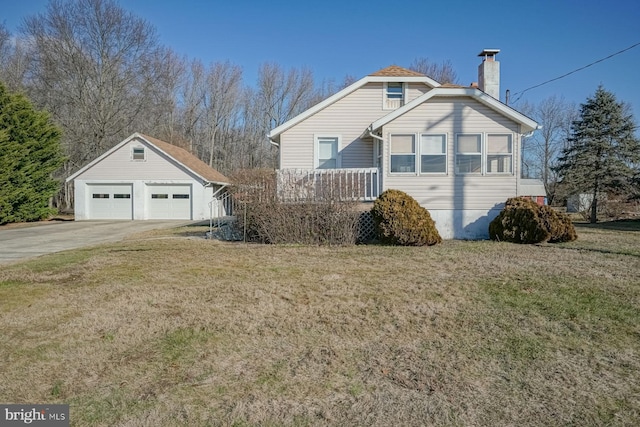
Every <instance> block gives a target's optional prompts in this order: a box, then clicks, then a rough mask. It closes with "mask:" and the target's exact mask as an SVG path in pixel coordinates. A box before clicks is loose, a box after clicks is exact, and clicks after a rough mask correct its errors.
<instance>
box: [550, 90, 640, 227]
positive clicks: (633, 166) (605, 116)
mask: <svg viewBox="0 0 640 427" xmlns="http://www.w3.org/2000/svg"><path fill="white" fill-rule="evenodd" d="M635 130H636V125H635V122H634V119H633V115H632V114H631V113H630V109H629V108H625V106H624V104H623V103H620V102H618V101H617V100H616V98H615V96H614V95H613V94H612V93H611V92H608V91H606V90H604V89H603V88H602V86H600V87H599V88H598V90H596V93H595V95H594V96H593V97H591V98H587V102H586V103H584V104H582V105H581V106H580V115H579V117H578V119H577V120H575V121H574V122H573V124H572V126H571V135H570V136H569V138H568V139H567V143H568V144H567V148H566V149H564V150H563V153H562V156H561V157H560V159H559V166H558V167H557V171H558V172H559V175H560V179H561V182H562V184H563V185H565V186H566V188H567V190H568V191H570V192H571V193H574V194H575V193H587V194H590V195H591V196H592V197H593V199H592V202H591V214H590V221H591V223H595V222H596V221H597V216H596V213H597V210H598V198H599V196H600V195H602V194H606V193H608V192H612V193H618V194H620V193H625V192H627V193H628V192H629V191H630V190H631V186H632V185H633V184H632V180H633V177H634V175H635V174H636V173H637V167H638V165H639V162H640V141H639V140H638V138H637V137H636V136H635Z"/></svg>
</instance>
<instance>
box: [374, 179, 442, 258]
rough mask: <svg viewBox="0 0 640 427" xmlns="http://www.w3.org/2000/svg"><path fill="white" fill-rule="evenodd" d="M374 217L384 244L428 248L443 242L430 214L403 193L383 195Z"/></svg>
mask: <svg viewBox="0 0 640 427" xmlns="http://www.w3.org/2000/svg"><path fill="white" fill-rule="evenodd" d="M371 215H372V216H373V221H374V223H375V225H376V231H377V234H378V238H379V239H380V241H381V242H382V243H386V244H392V245H403V246H424V245H435V244H436V243H440V242H442V238H441V237H440V233H438V230H437V229H436V224H435V222H434V221H433V219H431V215H430V214H429V211H428V210H426V209H425V208H423V207H422V206H420V204H418V202H417V201H416V200H415V199H414V198H413V197H411V196H409V195H408V194H407V193H404V192H402V191H399V190H387V191H385V192H384V193H382V194H381V195H380V196H379V197H378V198H377V199H376V201H375V202H374V203H373V208H372V209H371Z"/></svg>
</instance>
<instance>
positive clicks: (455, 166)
mask: <svg viewBox="0 0 640 427" xmlns="http://www.w3.org/2000/svg"><path fill="white" fill-rule="evenodd" d="M460 135H469V136H472V135H474V136H479V137H480V152H479V153H470V154H467V155H468V156H478V155H479V156H480V172H458V137H459V136H460ZM454 138H455V139H454V141H453V155H454V157H453V173H454V175H475V176H482V175H485V173H484V133H483V132H458V133H456V134H454Z"/></svg>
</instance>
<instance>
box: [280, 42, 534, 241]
mask: <svg viewBox="0 0 640 427" xmlns="http://www.w3.org/2000/svg"><path fill="white" fill-rule="evenodd" d="M498 52H499V51H498V50H484V51H482V53H481V54H480V55H479V56H481V57H482V63H481V64H480V66H479V69H478V77H479V83H478V84H472V85H471V86H470V87H462V86H457V85H451V84H439V83H438V82H436V81H434V80H432V79H431V78H429V77H427V76H425V75H423V74H420V73H417V72H414V71H411V70H407V69H404V68H401V67H398V66H390V67H388V68H385V69H382V70H380V71H377V72H375V73H373V74H370V75H368V76H366V77H364V78H362V79H360V80H358V81H357V82H355V83H353V84H352V85H350V86H348V87H347V88H345V89H343V90H341V91H340V92H338V93H336V94H335V95H333V96H331V97H329V98H327V99H326V100H324V101H322V102H320V103H319V104H317V105H315V106H314V107H312V108H310V109H308V110H307V111H305V112H303V113H302V114H300V115H298V116H297V117H294V118H293V119H291V120H289V121H287V122H285V123H284V124H282V125H280V126H278V127H276V128H274V129H272V130H271V132H270V133H269V138H270V141H271V142H272V144H274V145H277V146H278V147H279V156H280V170H279V171H278V174H279V181H280V183H281V185H291V184H292V183H293V184H295V183H303V182H304V183H308V182H310V181H314V182H321V180H322V179H323V177H326V176H331V175H335V174H341V175H342V176H345V177H347V176H348V177H350V179H351V182H358V183H362V185H361V186H359V188H358V195H357V197H359V198H360V199H361V200H374V199H375V198H376V197H377V196H378V195H379V194H380V193H381V192H382V191H384V190H386V189H398V190H403V191H405V192H407V193H409V194H410V195H411V196H413V197H414V198H415V199H416V200H417V201H418V202H419V203H420V204H421V205H422V206H424V207H425V208H427V209H428V210H429V211H430V212H431V215H432V217H433V218H434V219H435V221H436V226H437V227H438V230H439V232H440V234H441V235H442V236H443V237H445V238H463V239H467V238H469V239H475V238H485V237H488V224H489V222H490V221H491V220H492V219H493V218H494V217H495V216H496V215H497V214H498V213H499V211H500V210H501V208H502V207H503V203H504V202H505V201H506V199H507V198H509V197H514V196H532V197H535V198H536V200H538V199H540V198H544V196H545V192H544V187H543V186H542V183H541V182H539V181H535V180H522V179H521V178H520V158H521V151H520V148H521V142H522V137H523V135H526V134H528V133H531V132H533V131H534V130H535V129H536V128H537V123H536V122H535V121H534V120H532V119H531V118H529V117H527V116H525V115H523V114H522V113H519V112H518V111H516V110H514V109H513V108H511V107H509V106H508V105H506V104H504V103H502V102H500V101H499V79H500V77H499V75H500V69H499V62H498V61H496V60H495V56H496V54H497V53H498Z"/></svg>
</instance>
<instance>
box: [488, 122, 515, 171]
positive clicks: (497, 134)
mask: <svg viewBox="0 0 640 427" xmlns="http://www.w3.org/2000/svg"><path fill="white" fill-rule="evenodd" d="M491 135H494V136H508V137H509V142H511V152H510V153H508V154H501V153H493V155H498V156H499V155H504V156H507V155H508V156H511V170H510V171H509V172H489V154H491V153H489V136H491ZM484 151H485V153H484V158H485V174H486V175H502V176H505V175H507V176H511V175H515V170H514V169H515V167H514V159H515V141H514V138H513V133H510V132H506V133H501V132H487V133H486V134H485V150H484Z"/></svg>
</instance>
